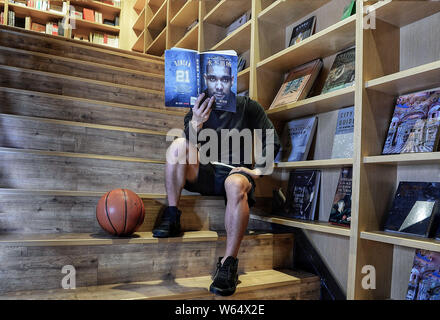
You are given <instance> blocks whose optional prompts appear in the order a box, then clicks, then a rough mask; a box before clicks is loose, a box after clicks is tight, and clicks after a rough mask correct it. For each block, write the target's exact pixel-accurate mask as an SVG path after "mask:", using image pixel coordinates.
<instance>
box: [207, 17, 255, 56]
mask: <svg viewBox="0 0 440 320" xmlns="http://www.w3.org/2000/svg"><path fill="white" fill-rule="evenodd" d="M251 24H252V21H251V20H249V21H248V22H246V23H245V24H244V25H242V26H240V27H239V28H237V29H236V30H234V31H233V32H232V33H231V34H229V35H228V36H227V37H226V38H224V39H223V40H222V41H220V42H219V43H217V44H216V45H215V46H213V47H212V48H211V50H226V49H229V48H235V51H236V52H237V54H240V53H243V52H245V51H247V50H249V48H250V42H249V39H250V37H251Z"/></svg>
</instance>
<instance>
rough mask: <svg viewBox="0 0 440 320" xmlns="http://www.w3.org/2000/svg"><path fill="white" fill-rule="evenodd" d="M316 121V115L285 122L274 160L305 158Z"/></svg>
mask: <svg viewBox="0 0 440 320" xmlns="http://www.w3.org/2000/svg"><path fill="white" fill-rule="evenodd" d="M317 122H318V118H317V117H308V118H302V119H296V120H292V121H289V122H288V123H286V125H285V126H284V131H283V135H282V142H281V148H280V151H279V152H278V154H277V156H276V157H275V162H276V163H278V162H286V161H288V162H291V161H304V160H307V156H308V154H309V150H310V145H311V143H312V140H313V136H314V134H315V130H316V125H317Z"/></svg>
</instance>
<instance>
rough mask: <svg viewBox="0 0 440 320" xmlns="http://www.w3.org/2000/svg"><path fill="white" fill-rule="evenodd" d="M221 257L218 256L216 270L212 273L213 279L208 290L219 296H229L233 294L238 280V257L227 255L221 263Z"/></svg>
mask: <svg viewBox="0 0 440 320" xmlns="http://www.w3.org/2000/svg"><path fill="white" fill-rule="evenodd" d="M222 258H223V257H220V258H218V262H217V270H216V272H215V275H214V281H213V282H212V284H211V286H210V287H209V291H211V292H212V293H215V294H217V295H221V296H230V295H232V294H234V292H235V289H236V288H237V282H238V275H237V269H238V259H236V258H234V257H231V256H229V257H227V258H226V260H225V262H224V263H223V265H222V263H221V261H222Z"/></svg>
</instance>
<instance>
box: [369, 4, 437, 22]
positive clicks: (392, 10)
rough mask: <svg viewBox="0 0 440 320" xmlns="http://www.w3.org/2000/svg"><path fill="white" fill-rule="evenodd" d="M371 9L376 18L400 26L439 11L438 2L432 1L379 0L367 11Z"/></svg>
mask: <svg viewBox="0 0 440 320" xmlns="http://www.w3.org/2000/svg"><path fill="white" fill-rule="evenodd" d="M373 10H374V11H375V14H376V19H380V20H382V21H385V22H387V23H389V24H392V25H394V26H396V27H399V28H401V27H404V26H407V25H409V24H411V23H413V22H415V21H418V20H422V19H424V18H427V17H429V16H431V15H433V14H436V13H438V12H440V3H438V2H434V1H402V2H398V1H379V2H377V3H376V4H375V5H373V6H372V7H371V8H370V9H369V11H373ZM369 11H367V13H368V12H369Z"/></svg>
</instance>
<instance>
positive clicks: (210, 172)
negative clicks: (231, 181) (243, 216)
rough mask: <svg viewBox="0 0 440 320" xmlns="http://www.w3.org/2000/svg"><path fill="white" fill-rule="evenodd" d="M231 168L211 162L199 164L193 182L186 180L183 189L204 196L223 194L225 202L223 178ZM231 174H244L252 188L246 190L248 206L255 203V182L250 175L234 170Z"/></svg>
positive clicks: (224, 178)
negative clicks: (195, 178)
mask: <svg viewBox="0 0 440 320" xmlns="http://www.w3.org/2000/svg"><path fill="white" fill-rule="evenodd" d="M231 170H232V169H231V168H228V167H225V166H221V165H214V164H212V163H208V164H200V165H199V174H198V176H197V180H196V181H195V182H189V181H187V182H186V184H185V186H184V189H186V190H188V191H191V192H198V193H200V194H201V195H204V196H223V197H224V198H225V203H226V202H227V198H226V190H225V180H226V178H227V177H228V175H229V172H230V171H231ZM233 174H241V175H243V176H245V177H246V178H247V179H248V181H249V182H250V183H251V185H252V188H251V190H250V191H249V192H248V194H247V195H248V204H249V208H250V207H252V206H253V205H254V204H255V196H254V192H255V182H254V179H252V177H251V176H250V175H248V174H247V173H245V172H235V173H233Z"/></svg>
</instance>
